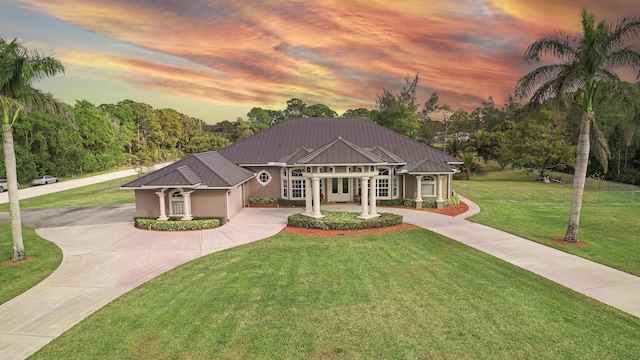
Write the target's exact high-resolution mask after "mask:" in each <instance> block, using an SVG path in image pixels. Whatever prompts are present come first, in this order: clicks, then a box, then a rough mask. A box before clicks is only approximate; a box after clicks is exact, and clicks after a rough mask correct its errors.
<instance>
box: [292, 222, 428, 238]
mask: <svg viewBox="0 0 640 360" xmlns="http://www.w3.org/2000/svg"><path fill="white" fill-rule="evenodd" d="M419 228H420V227H419V226H415V225H411V224H407V223H402V224H399V225H395V226H388V227H384V228H377V229H364V230H321V229H305V228H298V227H293V226H286V227H285V228H284V229H282V232H290V233H296V234H304V235H318V236H338V235H369V234H382V233H388V232H396V231H404V230H413V229H419Z"/></svg>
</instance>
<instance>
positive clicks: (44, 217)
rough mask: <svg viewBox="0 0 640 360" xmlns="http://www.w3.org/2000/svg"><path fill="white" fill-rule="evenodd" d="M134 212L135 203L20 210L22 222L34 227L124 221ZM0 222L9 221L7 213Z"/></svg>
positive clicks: (132, 215) (129, 219)
mask: <svg viewBox="0 0 640 360" xmlns="http://www.w3.org/2000/svg"><path fill="white" fill-rule="evenodd" d="M135 214H136V205H135V204H124V205H109V206H95V207H84V208H64V209H35V210H21V211H20V215H21V216H20V217H21V219H22V224H23V225H26V226H29V227H32V228H34V229H41V228H55V227H63V226H80V225H99V224H117V223H126V222H132V221H133V217H134V216H135ZM0 222H9V213H0Z"/></svg>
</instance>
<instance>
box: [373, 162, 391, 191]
mask: <svg viewBox="0 0 640 360" xmlns="http://www.w3.org/2000/svg"><path fill="white" fill-rule="evenodd" d="M389 174H390V170H389V168H379V169H378V178H376V196H378V197H381V198H388V197H389Z"/></svg>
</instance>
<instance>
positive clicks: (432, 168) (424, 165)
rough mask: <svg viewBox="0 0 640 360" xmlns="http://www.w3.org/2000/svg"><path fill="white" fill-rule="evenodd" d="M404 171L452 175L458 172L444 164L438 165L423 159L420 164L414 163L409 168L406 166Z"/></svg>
mask: <svg viewBox="0 0 640 360" xmlns="http://www.w3.org/2000/svg"><path fill="white" fill-rule="evenodd" d="M402 170H403V171H406V172H409V173H418V174H420V173H443V172H445V173H451V172H457V170H456V169H455V168H454V167H452V166H449V165H447V164H443V163H437V162H434V161H431V160H429V159H422V160H420V161H418V162H415V163H412V164H408V165H407V166H405V167H404V168H403V169H402Z"/></svg>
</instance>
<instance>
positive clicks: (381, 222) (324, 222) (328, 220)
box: [287, 211, 402, 230]
mask: <svg viewBox="0 0 640 360" xmlns="http://www.w3.org/2000/svg"><path fill="white" fill-rule="evenodd" d="M322 214H323V215H325V216H326V217H324V218H321V219H314V218H312V217H309V216H305V215H302V214H293V215H290V216H289V218H288V219H287V224H288V225H289V226H293V227H299V228H305V229H321V230H363V229H375V228H382V227H388V226H394V225H398V224H401V223H402V215H398V214H391V213H381V214H380V217H377V218H373V219H367V220H363V219H358V218H357V216H358V215H359V213H355V212H354V213H342V214H341V215H343V214H349V215H350V216H348V217H345V216H341V217H333V216H331V215H332V214H331V212H329V211H326V212H325V211H323V212H322Z"/></svg>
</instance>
